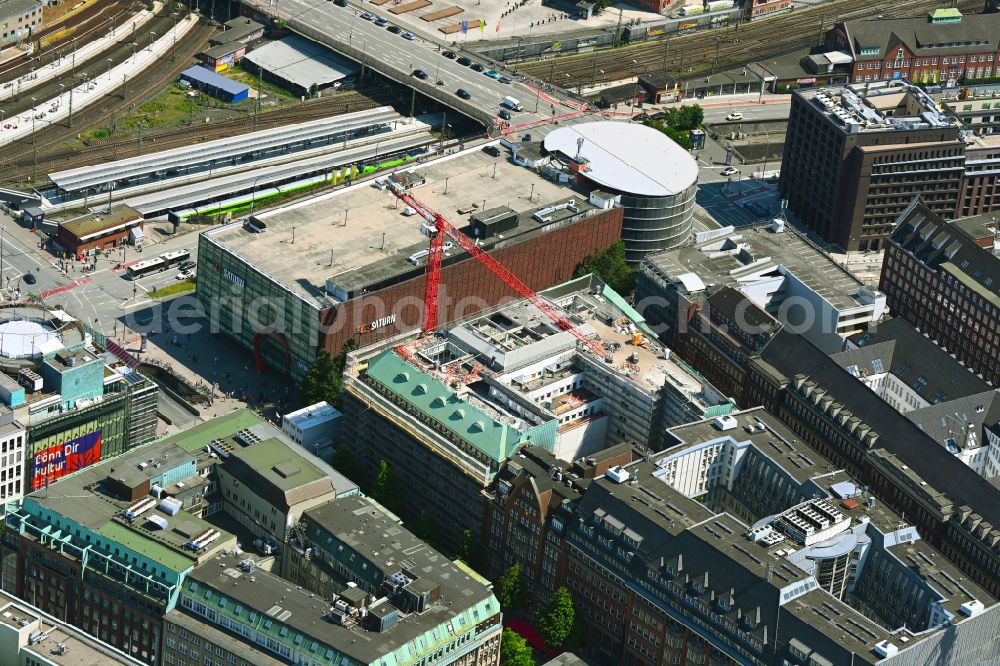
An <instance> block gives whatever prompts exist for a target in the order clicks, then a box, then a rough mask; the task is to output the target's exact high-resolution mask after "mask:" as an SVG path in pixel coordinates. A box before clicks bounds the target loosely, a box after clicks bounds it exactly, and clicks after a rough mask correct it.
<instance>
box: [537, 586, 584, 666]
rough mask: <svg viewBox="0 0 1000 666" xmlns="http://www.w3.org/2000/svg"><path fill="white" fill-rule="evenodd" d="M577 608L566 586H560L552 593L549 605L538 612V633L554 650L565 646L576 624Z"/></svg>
mask: <svg viewBox="0 0 1000 666" xmlns="http://www.w3.org/2000/svg"><path fill="white" fill-rule="evenodd" d="M576 622H577V618H576V608H575V606H574V604H573V596H572V595H571V594H570V592H569V590H567V589H566V588H565V587H560V588H559V589H558V590H556V591H555V594H553V595H552V599H551V600H549V605H548V606H546V608H545V610H543V611H542V612H541V613H539V614H538V620H537V622H536V624H537V626H538V633H540V634H541V635H542V638H543V639H544V640H545V644H546V645H548V646H549V647H550V648H552V649H553V650H555V649H558V648H561V647H563V646H564V645H565V644H566V642H567V639H569V638H570V635H571V634H573V633H574V631H573V629H574V627H575V626H576Z"/></svg>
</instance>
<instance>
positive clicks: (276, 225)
mask: <svg viewBox="0 0 1000 666" xmlns="http://www.w3.org/2000/svg"><path fill="white" fill-rule="evenodd" d="M494 168H495V170H496V176H495V177H494ZM407 171H411V172H415V173H416V174H419V175H420V176H422V177H423V178H424V179H425V180H426V182H425V184H424V185H422V186H419V187H416V188H414V190H413V194H414V196H416V197H417V198H418V199H420V201H421V202H423V203H425V204H426V205H427V206H429V207H430V208H432V209H434V210H436V211H437V212H439V213H441V214H442V215H444V216H445V217H446V218H448V219H449V221H451V223H452V224H454V225H455V226H456V227H458V228H460V229H463V228H464V227H466V226H467V225H468V224H469V214H470V213H472V212H475V211H479V210H484V209H488V208H495V207H497V206H507V207H509V208H511V209H512V210H514V211H517V212H519V213H528V214H526V215H522V216H521V219H519V221H518V225H517V227H516V228H515V229H512V230H508V231H505V232H504V234H503V236H504V238H503V240H505V241H507V242H509V241H510V239H511V237H513V236H516V235H519V234H523V233H527V232H529V231H537V230H538V229H539V227H540V226H542V225H540V224H539V223H538V222H536V221H534V220H532V219H531V215H530V213H531V212H533V211H535V210H537V209H538V208H540V207H542V206H545V205H548V204H550V203H552V202H555V201H562V200H565V199H567V198H569V197H574V198H575V199H576V200H577V202H578V204H579V205H580V207H581V210H593V206H591V205H590V204H589V203H587V201H586V197H585V196H583V195H581V194H579V193H576V192H574V191H573V190H572V189H570V188H568V187H567V186H565V185H559V184H556V183H553V182H551V181H548V180H545V179H543V178H540V177H539V176H538V175H537V174H535V173H534V172H533V171H531V170H529V169H525V168H523V167H520V166H517V165H515V164H514V163H513V162H511V161H510V160H509V158H508V157H506V156H504V157H500V158H493V157H490V156H489V155H487V154H486V153H484V152H482V151H480V150H474V151H469V152H466V153H464V154H461V155H459V156H457V157H454V158H444V159H440V160H436V161H433V162H429V163H426V164H422V165H419V166H417V167H413V168H411V169H408V170H407ZM529 197H530V198H529ZM404 209H405V205H404V204H403V203H402V202H400V201H399V200H398V199H396V197H395V196H393V195H392V194H391V193H390V192H389V191H387V190H379V189H376V188H374V187H371V186H370V185H369V184H368V183H367V182H366V183H359V184H357V185H356V186H353V187H349V188H345V189H343V190H338V191H336V192H333V193H330V194H328V195H323V196H320V197H316V198H314V199H311V200H310V201H308V202H305V203H304V204H302V205H294V206H289V207H287V208H284V209H281V210H278V211H274V212H272V213H265V214H262V215H260V216H259V218H260V219H261V220H262V221H263V222H264V223H265V224H266V225H267V231H265V232H264V233H252V232H251V231H248V230H247V229H246V228H244V227H243V225H242V224H231V225H228V226H224V227H220V228H219V229H217V230H214V231H209V232H206V236H207V237H209V238H210V239H211V241H212V242H215V243H217V244H218V245H220V246H221V247H222V248H223V249H224V250H226V251H228V252H231V253H233V254H235V255H238V256H239V257H240V258H241V259H242V260H243V261H245V262H247V263H248V264H250V265H251V266H252V267H254V268H256V269H258V270H260V271H263V272H264V273H266V274H268V275H270V276H272V277H273V279H275V280H277V281H279V282H280V283H281V284H283V285H284V286H285V287H286V288H288V289H289V290H291V291H292V292H294V293H296V294H297V295H299V296H301V297H303V298H305V299H306V300H307V301H309V302H311V303H313V304H314V305H315V306H316V307H328V306H331V305H334V304H336V303H337V302H339V301H338V300H337V299H336V298H335V297H333V296H330V295H328V293H327V291H326V285H327V280H330V282H331V283H332V284H334V285H336V287H337V289H338V290H339V291H341V292H344V293H346V294H348V295H349V296H350V295H351V294H355V293H356V292H360V290H362V289H367V290H373V289H374V288H378V286H379V285H384V286H388V285H389V284H392V283H394V282H398V281H402V280H406V279H410V278H414V277H419V276H421V275H423V273H424V269H425V262H424V261H418V263H416V264H414V263H412V262H410V261H408V257H409V256H410V255H412V254H414V253H415V252H419V251H421V250H426V249H427V244H428V237H427V236H426V235H424V234H423V233H422V232H421V226H422V225H423V224H424V220H423V218H421V217H420V216H419V215H411V216H405V215H403V211H404ZM345 221H346V224H345ZM293 235H294V242H293ZM496 240H497V239H496V238H493V239H488V240H487V241H486V242H484V243H483V245H482V247H484V248H486V249H488V248H489V247H490V245H491V242H496ZM455 254H456V253H455V251H454V250H452V251H449V252H447V253H446V254H445V262H447V261H448V258H449V257H453V256H455Z"/></svg>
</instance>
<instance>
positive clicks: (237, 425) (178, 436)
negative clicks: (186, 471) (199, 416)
mask: <svg viewBox="0 0 1000 666" xmlns="http://www.w3.org/2000/svg"><path fill="white" fill-rule="evenodd" d="M263 422H264V420H263V419H261V418H260V417H259V416H257V415H256V414H254V413H253V412H252V411H250V410H249V409H241V410H239V411H235V412H231V413H229V414H226V415H225V416H220V417H218V418H214V419H212V420H211V421H207V422H206V423H202V424H200V425H196V426H194V427H193V428H188V429H187V430H182V431H180V432H178V433H175V434H173V435H170V436H169V437H166V438H164V439H162V440H160V441H161V442H173V443H174V444H176V445H177V446H179V447H181V448H182V449H184V450H185V451H187V452H189V453H191V452H194V451H197V450H198V449H202V448H204V447H205V446H207V445H208V443H209V442H211V441H212V440H213V439H222V438H225V437H232V436H233V435H235V434H236V433H238V432H239V431H240V430H243V429H245V428H251V427H253V426H255V425H257V424H259V423H263Z"/></svg>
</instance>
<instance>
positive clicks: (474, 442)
mask: <svg viewBox="0 0 1000 666" xmlns="http://www.w3.org/2000/svg"><path fill="white" fill-rule="evenodd" d="M368 376H369V377H370V378H371V379H373V380H375V381H376V382H378V383H379V384H381V385H382V386H384V387H385V388H386V389H388V390H389V391H391V392H393V393H395V394H396V395H397V396H399V397H400V398H402V399H403V400H405V401H406V402H407V403H409V404H410V405H412V406H413V407H414V408H416V409H417V410H419V411H420V412H422V413H423V414H425V415H426V416H427V417H428V418H431V419H433V420H434V421H436V422H438V423H440V424H441V425H442V426H444V427H445V428H447V429H448V430H449V431H451V432H452V433H454V434H455V435H456V436H457V437H458V438H460V439H461V440H463V441H465V442H467V443H468V444H469V445H471V446H472V447H474V448H476V449H478V450H479V451H480V452H482V453H483V454H484V455H486V456H487V457H488V458H490V459H492V460H494V461H497V462H500V461H503V460H506V459H507V457H508V456H510V454H511V453H513V451H514V449H515V448H516V447H517V444H518V442H519V441H520V434H519V433H518V431H517V430H516V429H514V428H512V427H510V426H507V425H501V424H499V423H497V422H495V421H494V420H493V419H492V418H491V417H490V416H488V415H487V414H485V413H484V412H482V411H481V410H480V409H478V408H477V407H474V406H473V405H471V404H469V403H468V402H466V401H465V400H462V399H461V398H459V397H458V396H456V395H455V392H454V391H452V390H451V389H450V388H448V387H447V386H445V385H444V384H443V383H441V382H440V381H439V380H437V379H435V378H434V377H431V376H430V375H428V374H427V373H425V372H422V371H420V370H418V369H417V368H415V367H414V366H412V365H410V364H409V363H407V362H406V361H404V360H403V359H402V358H400V357H399V356H398V355H396V353H395V352H393V351H386V352H383V353H382V354H380V355H379V356H376V357H375V358H373V359H372V360H371V362H370V363H369V364H368Z"/></svg>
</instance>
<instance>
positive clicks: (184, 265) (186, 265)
mask: <svg viewBox="0 0 1000 666" xmlns="http://www.w3.org/2000/svg"><path fill="white" fill-rule="evenodd" d="M197 265H198V264H197V263H196V262H194V261H182V262H181V263H180V265H179V266H177V267H178V268H179V269H181V270H182V271H189V270H191V269H192V268H194V267H195V266H197Z"/></svg>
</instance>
